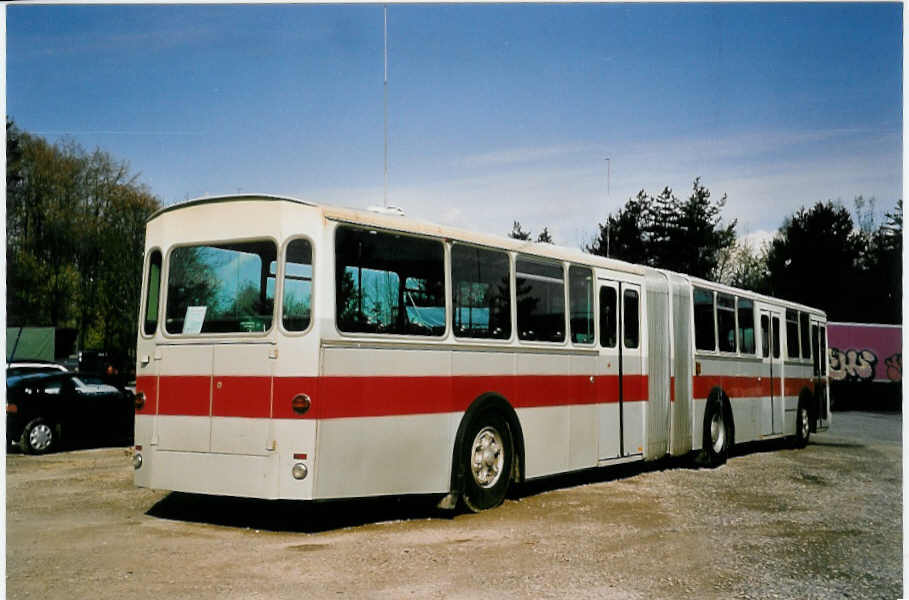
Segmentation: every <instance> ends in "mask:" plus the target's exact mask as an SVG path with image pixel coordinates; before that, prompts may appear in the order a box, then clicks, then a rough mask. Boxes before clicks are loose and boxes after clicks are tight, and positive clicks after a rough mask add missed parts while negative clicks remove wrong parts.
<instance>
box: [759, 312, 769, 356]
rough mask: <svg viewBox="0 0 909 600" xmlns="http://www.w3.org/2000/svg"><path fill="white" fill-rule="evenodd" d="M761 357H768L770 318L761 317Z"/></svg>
mask: <svg viewBox="0 0 909 600" xmlns="http://www.w3.org/2000/svg"><path fill="white" fill-rule="evenodd" d="M761 356H763V357H764V358H769V357H770V317H768V316H767V315H761Z"/></svg>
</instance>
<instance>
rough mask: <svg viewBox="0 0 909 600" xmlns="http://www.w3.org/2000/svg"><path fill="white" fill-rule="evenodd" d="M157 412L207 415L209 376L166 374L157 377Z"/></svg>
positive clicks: (208, 406)
mask: <svg viewBox="0 0 909 600" xmlns="http://www.w3.org/2000/svg"><path fill="white" fill-rule="evenodd" d="M159 381H160V383H159V384H158V385H159V388H160V389H159V390H158V414H160V415H186V416H191V417H207V416H208V413H209V409H210V407H211V398H210V394H211V377H209V376H208V375H168V376H162V377H161V378H160V379H159Z"/></svg>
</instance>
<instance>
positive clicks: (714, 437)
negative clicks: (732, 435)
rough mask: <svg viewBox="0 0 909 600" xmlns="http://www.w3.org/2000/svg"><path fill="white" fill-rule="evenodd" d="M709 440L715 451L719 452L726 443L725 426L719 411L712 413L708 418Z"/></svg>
mask: <svg viewBox="0 0 909 600" xmlns="http://www.w3.org/2000/svg"><path fill="white" fill-rule="evenodd" d="M710 442H711V444H712V445H713V451H714V452H716V453H719V452H721V451H722V450H723V446H724V445H725V443H726V427H725V425H724V423H723V416H722V415H721V414H720V413H714V415H713V418H712V419H710Z"/></svg>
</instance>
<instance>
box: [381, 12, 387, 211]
mask: <svg viewBox="0 0 909 600" xmlns="http://www.w3.org/2000/svg"><path fill="white" fill-rule="evenodd" d="M383 13H384V16H385V81H384V83H383V84H382V91H383V97H384V98H383V99H384V115H385V172H384V187H383V193H382V200H383V204H384V206H385V208H388V5H387V4H386V5H385V6H384V7H383Z"/></svg>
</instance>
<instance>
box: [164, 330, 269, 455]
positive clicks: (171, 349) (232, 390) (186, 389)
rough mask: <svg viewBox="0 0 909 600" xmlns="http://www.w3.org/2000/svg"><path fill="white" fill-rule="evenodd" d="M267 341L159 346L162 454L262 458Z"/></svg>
mask: <svg viewBox="0 0 909 600" xmlns="http://www.w3.org/2000/svg"><path fill="white" fill-rule="evenodd" d="M274 353H275V351H274V346H273V344H272V343H271V341H269V340H263V341H258V340H257V341H255V342H250V343H236V344H234V343H227V344H180V345H176V344H175V345H161V346H159V349H158V353H157V355H158V356H159V357H160V383H159V404H158V414H159V415H164V416H166V417H167V419H166V421H159V424H158V440H159V447H160V448H161V449H162V450H180V451H187V452H216V453H219V454H246V455H263V454H266V453H267V450H268V449H269V437H270V421H271V387H272V377H271V372H272V368H273V364H274V362H275V361H274V360H272V359H271V358H270V356H271V355H273V354H274Z"/></svg>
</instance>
